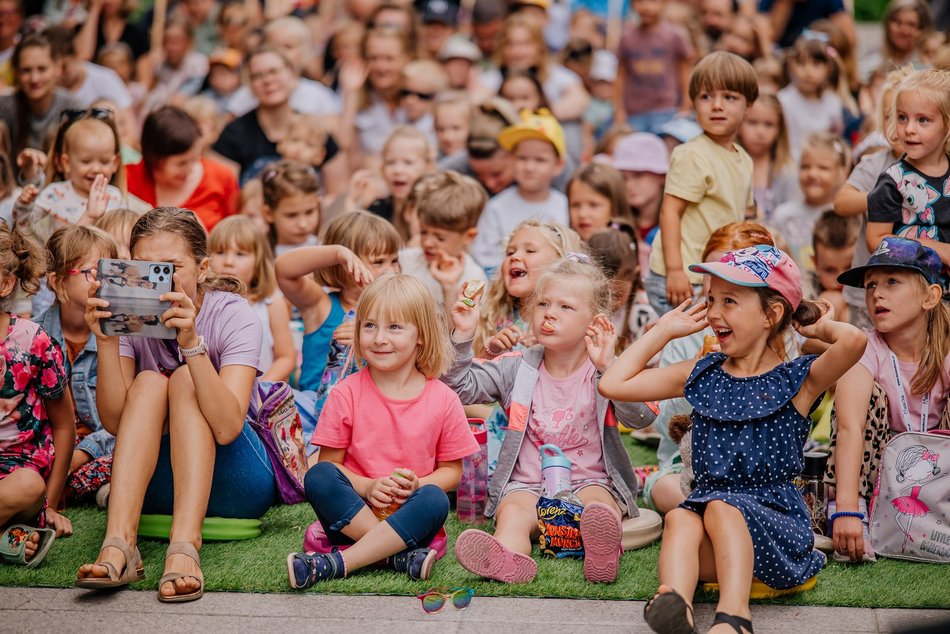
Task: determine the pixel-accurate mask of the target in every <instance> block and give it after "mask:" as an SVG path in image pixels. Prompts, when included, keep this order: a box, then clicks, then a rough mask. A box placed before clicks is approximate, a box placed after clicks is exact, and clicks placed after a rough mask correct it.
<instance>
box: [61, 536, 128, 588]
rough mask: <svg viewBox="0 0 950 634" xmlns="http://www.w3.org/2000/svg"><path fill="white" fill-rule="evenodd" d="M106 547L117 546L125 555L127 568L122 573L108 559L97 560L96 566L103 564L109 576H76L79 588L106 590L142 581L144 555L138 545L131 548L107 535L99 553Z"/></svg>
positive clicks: (76, 583)
mask: <svg viewBox="0 0 950 634" xmlns="http://www.w3.org/2000/svg"><path fill="white" fill-rule="evenodd" d="M106 548H116V549H118V550H119V551H121V552H122V555H123V556H124V557H125V568H123V570H122V574H119V571H118V570H116V567H115V566H114V565H112V564H111V563H109V562H107V561H103V562H96V563H95V564H93V565H95V566H103V567H104V568H106V569H107V570H108V571H109V576H108V577H80V576H78V574H77V576H76V582H75V585H76V587H77V588H87V589H91V590H105V589H107V588H121V587H122V586H127V585H129V584H130V583H135V582H137V581H141V580H142V579H144V578H145V568H144V567H143V566H142V555H140V554H139V549H138V547H137V546H133V547H132V548H129V545H128V544H127V543H126V542H124V541H123V540H121V539H118V538H117V537H106V538H105V540H104V541H103V542H102V548H100V549H99V554H100V555H101V554H102V551H103V550H105V549H106Z"/></svg>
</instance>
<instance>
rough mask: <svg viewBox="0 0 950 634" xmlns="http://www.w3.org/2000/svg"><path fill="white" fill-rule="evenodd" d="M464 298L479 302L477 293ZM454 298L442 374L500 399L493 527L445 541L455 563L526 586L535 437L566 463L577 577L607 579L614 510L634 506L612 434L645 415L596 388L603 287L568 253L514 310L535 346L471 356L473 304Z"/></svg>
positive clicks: (624, 460) (536, 490) (605, 359)
mask: <svg viewBox="0 0 950 634" xmlns="http://www.w3.org/2000/svg"><path fill="white" fill-rule="evenodd" d="M474 299H476V300H477V299H478V298H477V297H476V298H474ZM470 304H472V302H467V301H466V298H465V295H464V289H463V295H460V296H459V301H458V302H456V303H455V306H453V308H452V320H453V322H454V323H455V331H454V332H453V334H452V338H453V341H454V342H455V345H456V353H457V360H456V362H455V364H454V365H453V367H452V369H451V371H450V372H449V373H448V374H447V375H446V376H444V377H443V381H445V382H446V383H448V384H449V385H450V386H451V387H452V388H453V389H454V390H455V391H456V393H458V394H459V396H460V397H461V399H462V402H463V403H466V404H470V403H484V402H487V401H493V400H495V401H498V402H500V403H501V404H502V405H503V406H504V407H505V408H506V409H507V410H508V413H509V425H508V432H507V433H506V434H505V440H504V443H503V444H502V446H501V452H500V453H499V457H498V466H497V468H496V469H495V472H494V474H493V475H492V479H491V483H490V485H489V503H488V508H487V509H486V515H489V516H491V515H494V517H495V534H494V535H489V534H488V533H485V532H483V531H479V530H474V529H472V530H467V531H465V532H464V533H462V534H461V535H460V536H459V538H458V541H457V542H456V544H455V555H456V557H457V558H458V561H459V563H460V564H461V565H462V567H463V568H465V569H466V570H468V571H469V572H472V573H474V574H476V575H479V576H481V577H487V578H490V579H496V580H498V581H506V582H508V583H527V582H529V581H531V580H533V579H534V577H535V575H536V574H537V569H538V567H537V564H536V563H535V562H534V560H532V559H531V546H532V542H533V541H534V540H535V539H537V537H538V530H539V528H538V514H537V510H536V507H537V503H538V498H539V496H540V495H541V494H542V485H541V454H540V450H539V448H540V447H541V446H542V445H544V444H548V443H551V444H555V445H557V446H558V447H560V448H561V449H562V450H563V451H564V454H565V455H566V456H567V458H569V459H570V461H571V464H572V472H571V486H570V491H571V492H572V493H574V494H576V495H577V497H578V498H580V500H581V502H583V503H584V504H585V508H584V512H583V514H582V515H581V519H580V531H581V539H582V540H583V543H584V552H585V556H584V576H585V578H586V579H587V580H588V581H595V582H612V581H614V580H615V579H616V577H617V569H618V566H619V562H620V552H621V533H622V529H621V516H622V515H623V514H625V513H628V514H629V515H630V516H632V517H635V516H636V515H637V509H636V503H635V501H634V500H635V498H636V480H635V478H634V475H633V468H632V467H631V465H630V458H629V456H628V455H627V453H626V451H624V449H623V445H622V443H621V441H620V433H619V431H618V430H617V420H618V419H620V421H621V422H623V423H624V424H627V425H630V426H631V427H637V428H641V427H645V426H646V425H647V424H649V423H650V422H652V421H653V418H654V416H653V415H652V412H650V410H648V409H647V408H646V406H644V405H643V404H641V403H616V404H615V403H611V402H610V401H608V400H607V399H605V398H603V397H602V396H600V395H599V394H598V393H597V381H598V380H599V379H600V374H601V373H602V372H603V371H604V370H605V369H606V368H607V366H608V365H609V364H610V363H611V362H612V361H613V358H614V344H615V342H616V338H617V333H616V330H615V328H614V325H613V323H612V322H611V321H610V319H608V318H607V316H606V315H607V313H608V312H609V311H610V285H609V283H608V282H607V279H606V278H605V276H604V274H603V273H602V272H601V270H600V269H599V268H598V267H597V266H595V265H593V264H591V263H590V259H589V258H588V257H587V256H586V255H582V254H577V253H572V254H569V256H568V257H567V258H565V259H563V260H560V261H559V262H556V263H555V264H553V265H552V266H551V267H550V268H549V269H548V270H547V271H546V272H545V273H543V274H542V275H541V277H540V279H539V280H538V283H537V286H536V287H535V292H534V294H533V295H532V299H531V302H530V304H529V306H528V307H527V308H528V310H527V311H526V312H525V317H526V319H528V321H529V323H530V326H531V331H532V332H533V333H534V335H535V337H537V340H538V344H539V345H535V346H531V347H530V348H527V349H525V350H524V351H522V352H512V353H508V354H504V355H499V356H498V357H496V358H495V359H493V360H492V361H490V362H486V363H482V364H474V365H473V364H472V361H471V360H472V354H471V341H472V338H473V337H474V336H475V332H476V330H477V328H478V324H479V308H478V304H477V301H476V302H474V305H470Z"/></svg>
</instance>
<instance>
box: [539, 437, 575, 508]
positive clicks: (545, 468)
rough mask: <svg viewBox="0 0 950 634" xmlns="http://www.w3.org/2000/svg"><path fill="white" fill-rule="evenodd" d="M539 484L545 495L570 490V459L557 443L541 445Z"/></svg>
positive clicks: (549, 495)
mask: <svg viewBox="0 0 950 634" xmlns="http://www.w3.org/2000/svg"><path fill="white" fill-rule="evenodd" d="M539 449H540V451H541V484H542V485H543V487H544V495H545V497H549V498H553V497H554V496H555V495H557V494H558V493H560V492H561V491H570V490H571V461H570V460H569V459H568V458H567V456H565V455H564V452H563V451H561V448H560V447H558V446H557V445H541V446H540V447H539Z"/></svg>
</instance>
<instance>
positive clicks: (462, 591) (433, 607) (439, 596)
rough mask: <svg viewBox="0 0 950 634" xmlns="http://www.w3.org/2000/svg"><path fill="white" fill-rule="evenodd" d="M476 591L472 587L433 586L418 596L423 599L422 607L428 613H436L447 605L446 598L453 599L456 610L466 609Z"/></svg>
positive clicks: (417, 596)
mask: <svg viewBox="0 0 950 634" xmlns="http://www.w3.org/2000/svg"><path fill="white" fill-rule="evenodd" d="M474 596H475V591H474V590H472V589H471V588H432V589H431V590H427V591H425V592H424V593H422V594H417V595H416V598H417V599H419V600H420V601H422V609H423V610H425V612H426V614H435V613H436V612H438V611H439V610H441V609H442V608H444V607H445V600H446V599H451V600H452V605H453V606H455V609H456V610H464V609H465V608H467V607H468V604H469V603H471V602H472V597H474Z"/></svg>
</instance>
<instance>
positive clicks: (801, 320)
mask: <svg viewBox="0 0 950 634" xmlns="http://www.w3.org/2000/svg"><path fill="white" fill-rule="evenodd" d="M821 314H822V313H821V306H819V305H818V304H817V303H816V302H813V301H811V300H808V299H803V300H802V303H801V304H799V305H798V308H796V309H795V312H794V313H792V322H793V323H795V324H797V325H799V326H811V325H812V324H813V323H815V322H816V321H818V320H819V319H821Z"/></svg>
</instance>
